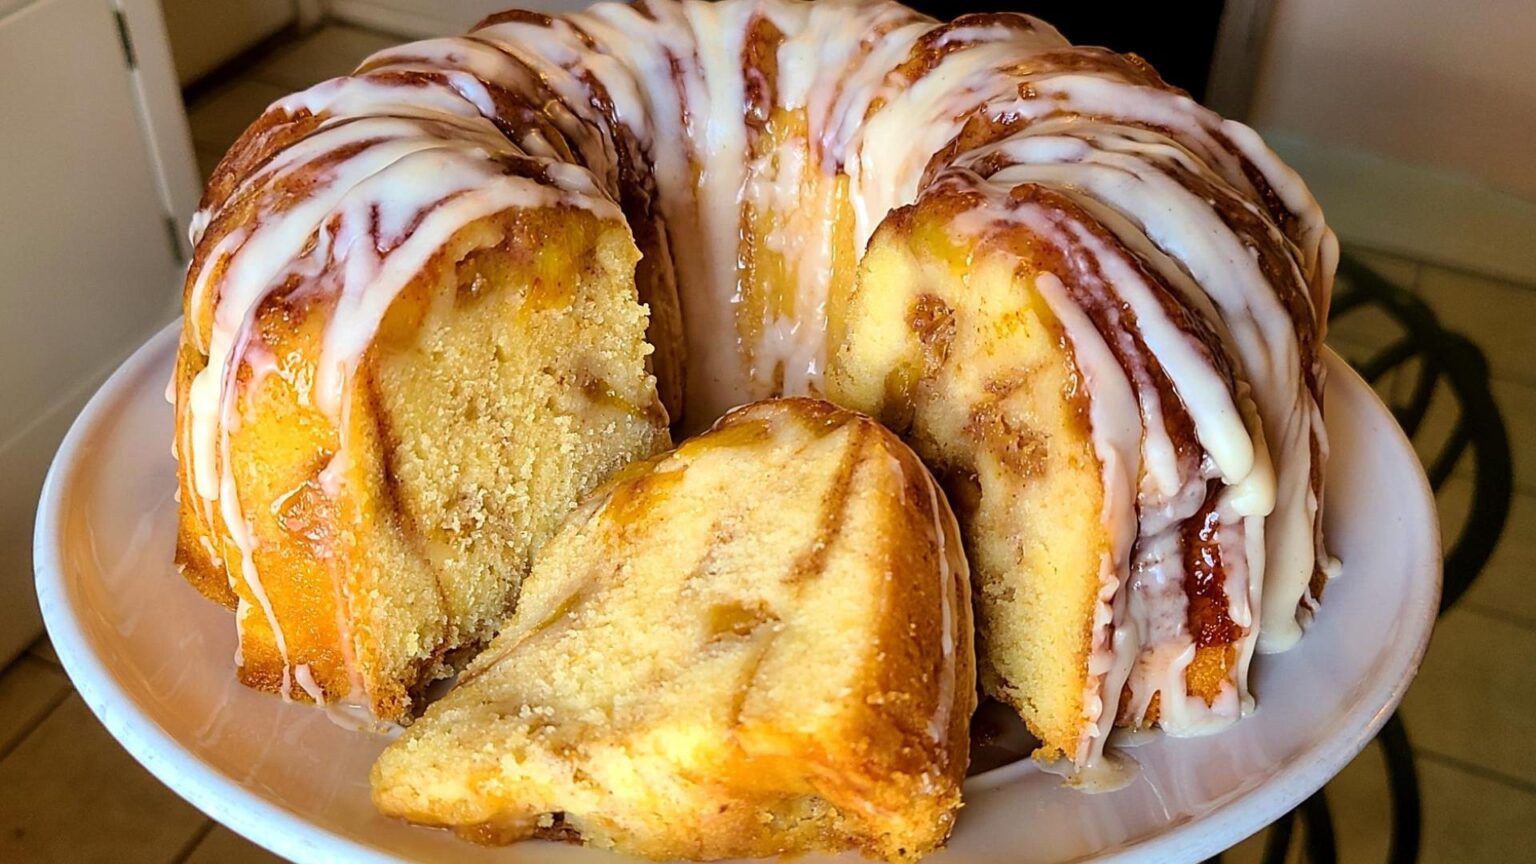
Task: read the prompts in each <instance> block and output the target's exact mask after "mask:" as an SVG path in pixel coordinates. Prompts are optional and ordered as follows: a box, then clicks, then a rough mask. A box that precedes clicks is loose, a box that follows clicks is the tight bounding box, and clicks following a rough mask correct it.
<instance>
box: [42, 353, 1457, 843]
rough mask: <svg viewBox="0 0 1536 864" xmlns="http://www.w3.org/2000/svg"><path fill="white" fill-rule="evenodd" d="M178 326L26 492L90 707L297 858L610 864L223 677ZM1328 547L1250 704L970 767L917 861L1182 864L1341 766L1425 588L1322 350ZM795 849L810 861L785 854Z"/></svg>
mask: <svg viewBox="0 0 1536 864" xmlns="http://www.w3.org/2000/svg"><path fill="white" fill-rule="evenodd" d="M177 328H178V325H176V324H173V325H171V326H170V327H167V328H166V329H165V330H164V331H162V332H161V333H160V334H159V335H158V336H156V337H155V338H154V339H152V340H150V342H149V343H148V344H147V345H145V346H144V347H143V348H141V349H140V350H139V351H138V353H137V354H135V355H134V356H133V357H132V358H131V359H129V360H128V362H127V363H126V364H124V365H123V367H122V368H121V369H119V370H118V372H117V374H115V375H114V376H113V377H112V378H111V380H109V381H108V382H107V383H106V385H105V386H103V387H102V389H101V392H99V393H97V394H96V397H95V398H94V399H93V400H91V403H90V405H89V406H87V408H86V409H85V412H84V413H83V414H81V416H80V418H79V419H78V420H77V421H76V422H75V425H74V428H73V429H71V430H70V433H69V437H68V438H66V439H65V441H64V445H63V447H62V448H61V449H60V450H59V454H58V456H57V458H56V459H55V460H54V464H53V469H52V471H50V473H49V475H48V481H47V484H46V486H45V487H44V490H43V498H42V503H41V507H40V510H39V513H38V521H37V534H36V550H35V560H36V567H37V591H38V596H39V598H40V599H41V601H42V608H43V615H44V617H45V618H46V619H47V622H48V632H49V634H50V635H51V636H52V638H53V644H54V647H55V649H56V650H57V651H58V654H59V658H60V659H61V660H62V661H63V662H64V667H65V669H66V670H68V672H69V675H70V677H71V678H73V679H74V682H75V685H76V687H78V688H79V691H80V694H81V696H82V697H84V699H85V701H86V702H87V704H89V705H90V707H91V710H93V711H95V712H96V716H98V717H99V718H101V722H102V723H104V724H106V727H107V729H108V730H110V731H111V733H112V734H113V735H114V736H116V738H117V740H118V741H120V742H122V744H123V746H124V747H126V748H128V750H129V752H131V753H132V754H133V755H134V757H135V758H137V759H138V760H139V761H140V762H142V763H143V764H144V765H145V766H146V767H147V768H148V769H149V770H150V771H152V772H153V773H154V774H155V776H157V777H159V778H160V779H161V780H162V781H164V782H165V783H166V785H168V786H170V787H171V788H172V789H174V790H176V791H177V792H178V793H180V794H181V795H182V796H183V797H185V798H186V799H187V800H188V801H191V802H192V803H193V804H195V805H197V806H198V807H200V808H202V809H203V810H204V811H206V812H207V813H208V814H209V815H210V816H212V817H213V818H215V819H217V820H218V821H220V822H222V823H224V824H225V825H228V826H229V827H230V828H233V829H234V830H235V831H238V832H239V833H241V834H243V835H245V836H246V837H249V838H250V839H252V840H254V841H256V842H257V843H260V844H261V845H263V846H265V847H267V848H269V849H271V850H272V851H274V852H277V853H278V854H281V855H284V856H287V857H289V858H292V859H295V860H297V861H301V862H331V861H360V862H386V861H388V862H396V861H425V862H450V861H452V862H509V861H517V862H606V861H614V860H616V859H614V858H613V857H612V856H609V855H607V854H605V853H601V852H596V851H593V850H588V849H583V848H580V847H573V846H566V845H560V844H552V843H542V842H535V843H524V844H520V845H517V846H512V847H507V848H504V849H486V848H481V847H476V846H472V845H469V844H466V843H463V842H460V841H458V840H456V839H455V838H454V837H452V836H451V835H449V834H447V833H446V832H442V831H433V830H428V829H422V828H412V827H407V826H405V825H402V824H399V823H396V822H393V821H390V820H387V819H384V818H383V817H381V816H379V815H377V814H376V813H375V812H374V810H373V807H372V806H371V805H370V804H369V800H368V769H369V766H370V765H371V764H372V762H373V759H374V757H375V755H376V754H377V753H378V751H379V750H380V749H381V748H382V747H383V746H384V743H385V741H384V739H382V738H379V737H376V736H372V735H369V734H367V733H359V732H349V731H347V730H345V729H343V728H340V727H338V726H336V725H333V724H332V723H331V722H330V721H329V720H328V719H327V718H326V717H325V715H324V714H322V713H320V712H318V711H315V710H313V709H312V708H307V707H304V706H300V705H290V704H284V703H283V702H282V701H280V700H279V699H277V698H275V697H272V696H268V695H264V694H261V693H256V692H254V691H251V690H247V689H245V688H243V687H241V686H239V685H238V684H236V683H235V680H234V676H233V665H232V664H233V656H234V652H235V634H234V627H233V626H232V622H231V620H230V617H229V613H228V612H226V611H225V610H223V609H222V608H219V607H217V606H215V605H214V604H212V603H210V602H208V601H207V600H204V599H203V598H202V597H201V596H199V595H198V594H197V593H196V592H195V591H194V590H193V589H191V588H190V587H188V586H187V584H186V583H185V582H183V581H182V579H181V578H180V577H179V576H178V575H177V574H176V571H175V569H174V568H173V567H172V565H171V548H172V541H173V538H174V536H175V505H174V504H173V502H172V500H171V493H172V490H173V488H174V487H175V465H174V463H173V462H172V459H171V454H170V440H171V424H172V419H171V409H170V406H169V405H167V404H166V401H165V397H164V395H163V394H164V391H165V382H166V380H167V378H168V376H169V375H170V369H171V362H172V358H173V357H174V354H175V350H176V336H177ZM1329 365H1330V369H1331V375H1332V377H1331V379H1330V383H1329V387H1328V394H1327V395H1328V400H1327V402H1328V404H1327V416H1328V427H1329V433H1330V437H1331V439H1332V449H1333V458H1332V460H1331V462H1330V463H1329V471H1328V485H1327V499H1328V525H1327V529H1328V538H1329V542H1330V545H1331V547H1332V550H1333V551H1334V553H1335V554H1337V555H1339V556H1340V557H1341V558H1342V559H1343V561H1344V577H1343V578H1342V579H1340V580H1339V581H1337V582H1335V583H1334V584H1332V585H1330V586H1329V589H1328V596H1327V601H1326V602H1325V603H1324V604H1323V607H1322V610H1321V612H1320V614H1319V616H1318V619H1317V622H1316V624H1315V626H1313V628H1312V629H1311V630H1310V631H1309V632H1308V634H1307V636H1306V638H1305V639H1303V640H1302V642H1301V644H1300V645H1299V646H1298V647H1297V648H1295V649H1293V650H1292V651H1290V652H1289V653H1287V654H1283V655H1280V656H1275V657H1260V658H1258V660H1257V661H1256V662H1255V664H1254V687H1255V691H1256V693H1257V695H1258V700H1259V710H1258V711H1257V712H1256V713H1255V714H1254V715H1253V716H1252V717H1249V718H1247V719H1246V720H1244V721H1243V722H1241V723H1238V724H1237V725H1236V726H1234V727H1233V728H1232V729H1230V730H1228V731H1226V732H1224V733H1221V734H1219V735H1214V736H1211V737H1206V738H1194V739H1183V740H1178V739H1171V738H1163V737H1161V736H1157V737H1155V738H1154V739H1153V740H1151V741H1150V742H1148V743H1145V744H1143V745H1142V746H1140V747H1137V748H1135V749H1134V750H1133V751H1131V752H1132V755H1133V756H1134V757H1135V759H1136V760H1137V761H1138V762H1140V763H1141V765H1142V771H1141V774H1140V776H1139V777H1138V778H1137V779H1136V781H1135V782H1133V783H1132V784H1131V785H1130V786H1128V787H1126V788H1125V789H1122V790H1120V791H1117V792H1112V793H1107V794H1102V795H1084V794H1081V793H1078V792H1074V791H1070V790H1067V789H1063V788H1062V787H1061V786H1060V783H1059V781H1058V779H1057V778H1056V777H1053V776H1050V775H1048V774H1043V773H1041V772H1039V771H1037V770H1035V769H1034V767H1033V765H1032V764H1030V763H1029V762H1028V761H1023V762H1018V763H1015V764H1012V765H1006V766H1004V767H1001V768H997V769H995V770H992V771H989V772H986V773H983V774H979V775H977V776H974V777H972V778H971V779H970V780H969V782H968V784H967V786H966V807H965V809H964V811H963V812H962V813H961V816H960V820H959V824H958V827H957V828H956V830H955V834H954V837H953V839H952V840H951V842H950V844H949V847H948V848H947V849H946V850H944V851H943V852H941V853H939V854H938V855H936V856H934V858H933V859H931V860H934V861H935V862H966V864H969V862H1003V861H1007V862H1010V864H1014V862H1048V861H1049V862H1055V861H1070V860H1076V859H1081V858H1087V857H1093V856H1103V857H1104V858H1106V859H1112V860H1123V859H1132V858H1134V859H1150V860H1157V861H1197V860H1200V859H1203V858H1205V857H1207V856H1209V855H1211V854H1214V853H1216V852H1218V851H1220V850H1222V849H1225V848H1227V847H1229V846H1231V845H1233V844H1235V843H1237V842H1238V841H1240V840H1242V839H1243V838H1244V837H1246V836H1248V835H1249V834H1252V833H1254V832H1255V831H1258V830H1259V829H1260V828H1262V827H1263V826H1264V825H1266V824H1268V823H1269V822H1271V821H1273V820H1274V819H1275V818H1277V817H1278V816H1280V815H1281V814H1282V813H1284V812H1286V811H1287V810H1290V809H1291V808H1292V807H1294V806H1296V805H1297V804H1298V803H1300V802H1301V801H1302V800H1303V799H1305V798H1306V797H1307V796H1308V795H1310V794H1311V793H1312V792H1313V791H1314V790H1316V789H1317V788H1319V787H1320V786H1322V785H1323V784H1324V783H1325V782H1327V780H1328V779H1329V778H1331V777H1332V776H1333V775H1334V774H1335V773H1337V772H1338V771H1339V770H1340V769H1341V768H1342V767H1343V766H1344V765H1345V764H1346V763H1348V762H1349V760H1350V759H1351V758H1353V757H1354V755H1355V754H1356V753H1357V752H1359V750H1360V749H1361V748H1362V747H1364V746H1365V744H1366V743H1367V742H1369V741H1370V740H1371V738H1372V737H1373V736H1374V735H1375V734H1376V731H1377V729H1379V728H1380V726H1381V724H1382V723H1383V722H1384V721H1385V720H1386V719H1387V717H1388V716H1390V714H1391V713H1392V710H1393V709H1394V708H1395V707H1396V705H1397V703H1398V700H1399V699H1401V698H1402V695H1403V692H1404V690H1406V689H1407V687H1408V682H1409V681H1410V679H1411V678H1412V677H1413V673H1414V670H1415V669H1416V668H1417V666H1418V663H1419V658H1420V656H1421V655H1422V654H1423V651H1424V646H1425V644H1426V642H1427V641H1428V638H1429V632H1430V628H1431V626H1432V624H1433V621H1434V616H1435V607H1436V603H1437V601H1438V598H1439V584H1440V579H1439V576H1440V549H1439V546H1438V537H1439V532H1438V530H1437V527H1436V522H1435V511H1434V501H1433V498H1432V496H1431V493H1430V491H1429V487H1428V485H1427V484H1426V483H1425V480H1424V474H1423V472H1422V470H1421V469H1420V467H1419V463H1418V461H1417V459H1416V458H1415V457H1414V455H1413V451H1412V449H1411V448H1410V446H1409V444H1408V442H1407V441H1406V440H1405V439H1404V438H1403V435H1402V432H1401V431H1399V429H1398V427H1397V425H1396V424H1395V423H1394V422H1393V421H1392V418H1391V416H1390V415H1389V414H1388V413H1387V411H1386V409H1385V408H1383V406H1382V404H1381V403H1380V402H1379V401H1378V400H1377V398H1376V396H1375V394H1374V393H1372V391H1371V390H1370V388H1369V387H1367V386H1366V385H1365V384H1364V383H1363V382H1362V381H1361V380H1360V378H1359V377H1358V376H1356V375H1355V373H1354V372H1353V371H1351V370H1350V369H1349V368H1348V367H1347V366H1345V365H1344V364H1343V363H1342V362H1341V361H1339V360H1338V359H1337V358H1336V357H1330V358H1329ZM797 860H807V859H804V858H802V859H797Z"/></svg>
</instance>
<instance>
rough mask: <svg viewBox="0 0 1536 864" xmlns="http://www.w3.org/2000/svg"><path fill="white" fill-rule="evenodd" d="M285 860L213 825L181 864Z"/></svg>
mask: <svg viewBox="0 0 1536 864" xmlns="http://www.w3.org/2000/svg"><path fill="white" fill-rule="evenodd" d="M285 860H286V859H284V858H279V857H278V856H276V855H273V854H272V853H271V852H268V851H267V850H265V849H263V848H261V847H260V846H257V845H256V844H255V843H252V842H251V841H249V840H247V839H245V838H244V837H241V836H240V835H239V834H236V833H235V832H233V831H231V830H229V829H228V828H225V827H224V826H223V825H215V826H213V830H212V831H210V832H208V836H207V837H204V838H203V840H202V842H201V843H198V844H197V848H196V849H194V850H192V854H191V855H190V856H188V857H187V859H186V861H184V862H182V864H282V862H283V861H285Z"/></svg>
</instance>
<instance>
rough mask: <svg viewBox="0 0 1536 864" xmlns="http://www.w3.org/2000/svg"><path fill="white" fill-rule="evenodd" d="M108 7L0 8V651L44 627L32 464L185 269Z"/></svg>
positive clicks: (75, 1)
mask: <svg viewBox="0 0 1536 864" xmlns="http://www.w3.org/2000/svg"><path fill="white" fill-rule="evenodd" d="M114 10H115V7H114V6H113V5H112V4H111V3H109V2H108V0H36V2H32V3H29V4H27V5H24V6H21V7H20V8H19V9H15V10H14V11H12V12H10V14H7V15H4V16H3V17H0V664H3V663H4V662H5V661H6V660H8V659H9V658H10V657H11V656H13V655H14V654H15V653H16V652H17V651H19V650H20V649H22V648H24V647H25V646H26V645H27V644H28V643H29V642H30V641H31V640H32V639H34V638H36V636H37V635H38V633H39V632H40V629H39V626H38V617H37V611H36V600H35V598H34V595H33V593H32V566H31V534H32V516H33V510H34V508H35V506H36V504H37V495H38V491H39V489H40V486H41V483H42V477H43V473H44V472H45V470H46V468H47V466H48V463H49V461H50V459H51V458H52V456H53V452H54V450H55V448H56V447H57V445H58V442H59V440H60V438H61V437H62V436H63V433H64V431H65V430H66V429H67V427H68V425H69V422H70V421H71V420H72V419H73V418H74V415H75V413H76V412H77V411H78V410H79V407H80V406H81V404H83V402H84V400H85V398H86V397H88V396H89V395H90V392H91V391H92V390H94V388H95V387H96V385H97V384H98V383H99V382H100V380H101V379H102V378H103V377H104V376H105V375H106V373H108V372H109V371H110V370H111V369H112V368H113V367H115V366H116V364H117V363H118V362H119V361H120V360H121V359H122V358H123V357H124V356H125V355H126V354H127V353H128V352H129V351H130V350H132V348H133V347H134V346H136V345H138V344H139V343H140V342H141V341H142V340H143V339H145V338H146V337H147V336H148V335H149V334H150V333H152V332H153V331H154V330H155V329H157V328H158V327H159V326H161V325H162V324H164V323H165V322H166V321H167V320H168V319H169V318H170V316H171V315H172V314H173V309H174V302H175V301H174V298H175V296H176V294H177V292H178V291H179V286H180V283H181V271H182V266H183V264H182V260H181V252H180V251H179V250H178V249H177V245H176V241H175V239H174V235H173V232H180V231H181V230H182V227H181V225H180V224H178V223H179V220H178V219H174V218H172V217H171V216H170V214H169V213H168V211H167V207H166V205H165V203H164V191H163V190H164V182H163V175H162V180H161V181H160V182H158V183H157V179H156V178H157V174H156V168H155V163H154V162H152V160H151V158H150V150H149V146H148V145H147V144H146V134H145V131H146V130H145V128H144V126H143V125H142V122H141V120H140V117H141V113H140V111H141V109H142V105H141V103H140V101H139V94H140V92H141V90H142V80H140V81H139V86H137V87H136V83H135V80H136V79H135V77H134V75H133V73H132V71H131V70H130V68H129V66H128V61H127V58H126V56H125V55H126V52H125V50H124V47H123V41H122V40H121V39H120V36H119V19H118V18H117V17H116V16H115V14H114ZM124 26H126V25H124ZM138 47H139V49H140V50H149V49H151V48H153V47H159V49H160V51H162V52H163V51H164V48H163V40H160V41H159V42H158V45H157V44H156V43H146V44H141V45H140V46H138ZM166 65H168V64H166ZM161 131H162V132H163V131H164V130H161ZM161 157H162V159H163V158H164V154H163V153H162V154H161ZM180 167H181V168H184V169H185V170H186V171H190V170H191V169H190V167H189V166H180ZM166 446H170V445H169V444H167V445H166Z"/></svg>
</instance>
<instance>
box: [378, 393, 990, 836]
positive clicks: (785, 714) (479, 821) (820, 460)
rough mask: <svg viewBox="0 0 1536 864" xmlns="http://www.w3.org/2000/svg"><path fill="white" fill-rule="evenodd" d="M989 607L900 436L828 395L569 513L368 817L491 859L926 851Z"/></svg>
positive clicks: (762, 408)
mask: <svg viewBox="0 0 1536 864" xmlns="http://www.w3.org/2000/svg"><path fill="white" fill-rule="evenodd" d="M969 588H970V586H969V575H968V573H967V570H966V565H965V557H964V554H963V552H962V550H961V547H960V535H959V529H958V527H957V526H956V524H955V520H954V516H953V515H952V514H951V512H950V510H949V507H948V505H947V504H946V503H945V501H944V498H943V496H942V494H941V493H940V492H939V489H938V486H937V485H936V484H935V482H934V480H933V478H932V476H931V475H930V474H929V473H928V471H927V470H926V469H925V468H924V467H923V465H922V463H921V462H920V461H918V458H917V456H916V455H915V454H914V453H913V452H912V451H911V450H910V449H909V448H908V447H907V446H906V445H905V444H903V443H901V441H900V440H899V439H898V438H896V436H894V435H892V434H891V433H890V432H888V431H886V430H885V429H884V428H883V427H881V426H880V425H879V424H877V423H875V422H874V421H873V420H870V419H869V418H868V417H865V416H863V415H860V414H855V413H853V412H850V411H845V410H842V409H839V408H837V407H835V406H833V405H830V404H828V403H826V402H820V401H816V400H811V399H777V400H770V401H767V402H758V403H754V404H752V405H748V406H745V407H743V408H739V409H736V410H734V411H732V412H730V413H729V414H727V415H726V416H725V417H724V418H722V419H721V420H720V422H718V423H717V424H715V427H714V428H713V429H711V430H710V431H709V432H707V433H705V434H703V435H700V436H698V437H696V438H692V439H690V440H688V441H687V442H685V443H684V444H683V445H682V446H681V447H679V448H678V449H677V450H675V451H672V452H669V453H666V454H664V455H661V456H658V457H655V458H653V459H650V460H647V461H644V462H638V463H635V464H634V465H631V466H630V467H629V468H626V469H624V470H623V471H621V472H619V474H618V475H616V476H615V477H614V478H613V479H612V480H610V481H609V482H608V483H607V484H605V485H604V486H603V487H602V488H601V489H599V490H598V491H597V492H596V493H594V494H593V495H592V497H591V498H589V499H588V500H586V501H585V502H584V503H583V504H582V505H581V506H580V507H579V508H578V509H577V510H576V511H575V512H574V513H572V514H571V516H570V517H569V518H568V519H567V520H566V522H565V524H564V526H563V527H562V528H561V529H560V531H559V532H558V533H556V534H555V536H554V538H553V539H551V540H550V541H549V542H548V544H546V545H545V546H544V548H543V549H542V550H541V551H540V553H539V555H538V559H537V561H536V562H535V564H534V566H533V570H532V572H531V573H530V574H529V575H528V578H527V579H526V580H524V582H523V588H522V598H521V600H520V601H519V604H518V609H517V612H516V613H515V614H514V615H513V616H512V618H511V620H510V621H508V622H507V624H506V626H505V627H504V628H503V630H502V632H501V634H500V635H499V636H497V638H496V640H495V641H494V642H492V643H491V646H490V647H489V648H487V649H486V650H485V652H483V653H482V654H481V655H480V656H479V657H478V658H476V659H475V661H474V662H473V663H471V664H470V666H469V668H468V669H467V670H466V671H465V673H464V674H463V675H462V676H460V679H459V683H458V686H457V687H455V689H454V690H453V691H451V692H450V693H449V694H448V695H447V696H445V697H444V698H442V699H441V700H439V701H437V702H436V703H435V704H433V705H432V706H431V707H430V708H428V710H427V713H426V716H424V717H423V718H422V719H420V720H418V721H417V722H416V723H415V724H414V725H412V726H411V728H410V729H408V730H407V731H406V732H405V734H404V736H403V737H401V738H400V739H399V740H398V741H396V742H395V743H394V744H392V745H391V746H390V747H389V749H388V750H386V751H385V753H384V755H383V756H381V757H380V759H379V762H378V764H377V765H376V766H375V768H374V772H373V788H374V799H375V801H376V802H377V803H378V805H379V807H380V808H381V809H382V810H383V811H384V812H385V813H387V814H390V815H394V816H401V817H404V818H407V819H410V820H411V821H414V822H419V823H423V824H428V825H439V826H446V827H452V828H454V829H455V830H456V831H458V832H459V833H460V834H462V835H464V836H466V837H468V838H470V839H474V840H478V841H481V842H493V843H507V842H511V841H513V840H519V839H523V838H526V837H533V836H543V837H556V838H560V837H564V838H567V839H569V838H572V837H575V838H579V839H581V840H582V841H583V842H585V843H587V844H588V845H594V846H600V847H607V848H614V849H618V850H621V851H625V852H629V853H634V854H639V855H643V856H646V857H649V858H659V859H664V858H679V857H680V858H694V859H714V858H734V857H749V856H763V855H773V854H779V853H786V852H799V851H807V850H811V849H842V848H861V849H863V850H865V851H866V852H868V853H870V854H873V855H877V856H880V857H884V858H886V859H889V860H899V859H903V858H907V857H915V856H918V855H921V854H924V853H926V852H928V851H930V850H932V849H933V848H934V847H936V846H937V845H939V844H940V843H942V842H943V840H944V838H945V837H946V836H947V835H948V834H949V831H950V829H951V827H952V826H953V824H954V813H955V810H956V809H957V808H958V807H959V804H960V782H961V780H962V779H963V778H964V776H965V767H966V764H967V761H968V758H969V746H968V742H969V736H968V734H967V728H968V726H969V724H970V718H971V712H972V711H973V710H974V708H975V707H976V675H975V662H974V658H973V655H972V650H971V612H970V590H969Z"/></svg>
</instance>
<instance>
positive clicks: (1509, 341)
mask: <svg viewBox="0 0 1536 864" xmlns="http://www.w3.org/2000/svg"><path fill="white" fill-rule="evenodd" d="M1416 290H1417V291H1418V293H1419V294H1420V295H1421V296H1422V297H1423V298H1424V299H1425V301H1427V302H1428V303H1429V305H1430V306H1432V307H1433V308H1434V310H1435V314H1436V315H1438V316H1439V318H1440V322H1441V323H1442V324H1444V325H1445V326H1446V327H1448V328H1450V329H1452V330H1456V331H1457V332H1460V333H1462V334H1463V335H1465V336H1467V337H1468V338H1470V339H1472V341H1474V342H1476V343H1477V344H1478V346H1479V347H1481V348H1482V349H1483V353H1484V354H1486V355H1488V362H1489V365H1490V366H1491V367H1492V368H1493V374H1494V375H1496V376H1498V377H1501V378H1510V379H1514V380H1517V381H1525V382H1531V383H1536V357H1533V356H1532V354H1531V350H1530V349H1531V342H1532V341H1533V340H1536V289H1532V288H1528V287H1522V286H1520V285H1511V284H1509V283H1506V282H1499V281H1497V280H1494V279H1485V278H1482V277H1479V276H1472V275H1469V274H1466V273H1458V272H1455V271H1452V270H1445V269H1442V268H1439V267H1432V266H1429V265H1425V267H1424V269H1423V270H1422V271H1421V272H1420V274H1419V281H1418V287H1417V288H1416Z"/></svg>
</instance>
